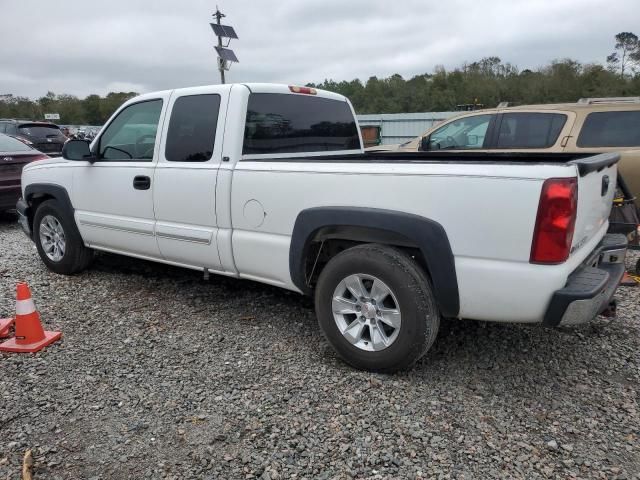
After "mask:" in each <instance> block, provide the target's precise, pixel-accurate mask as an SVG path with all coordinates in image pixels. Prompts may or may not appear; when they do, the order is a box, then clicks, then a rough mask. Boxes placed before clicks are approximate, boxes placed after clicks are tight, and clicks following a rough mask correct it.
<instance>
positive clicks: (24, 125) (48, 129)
mask: <svg viewBox="0 0 640 480" xmlns="http://www.w3.org/2000/svg"><path fill="white" fill-rule="evenodd" d="M0 133H4V134H6V135H10V136H12V137H16V138H17V139H19V140H21V141H24V142H25V143H26V144H27V145H31V146H32V147H33V148H35V149H37V150H40V151H41V152H43V153H47V154H50V155H59V154H60V153H62V146H63V145H64V142H66V141H67V137H65V136H64V134H63V133H62V130H60V127H58V126H57V125H55V124H53V123H49V122H31V121H26V120H0Z"/></svg>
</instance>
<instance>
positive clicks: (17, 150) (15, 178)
mask: <svg viewBox="0 0 640 480" xmlns="http://www.w3.org/2000/svg"><path fill="white" fill-rule="evenodd" d="M45 158H49V157H48V156H47V155H45V154H43V153H41V152H39V151H37V150H35V149H34V148H32V147H30V146H28V145H25V144H24V143H23V142H20V141H18V140H16V139H15V138H12V137H9V136H8V135H4V134H2V133H0V212H2V211H4V210H10V209H13V208H15V206H16V202H17V201H18V198H20V175H21V173H22V168H23V167H24V166H25V165H26V164H27V163H29V162H33V161H34V160H43V159H45Z"/></svg>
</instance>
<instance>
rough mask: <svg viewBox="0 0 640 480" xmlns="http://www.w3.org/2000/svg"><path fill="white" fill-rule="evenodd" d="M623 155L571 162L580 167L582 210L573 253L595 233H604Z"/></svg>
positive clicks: (579, 184) (572, 248)
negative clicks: (618, 164)
mask: <svg viewBox="0 0 640 480" xmlns="http://www.w3.org/2000/svg"><path fill="white" fill-rule="evenodd" d="M619 159H620V156H619V155H618V154H615V153H603V154H600V155H594V156H591V157H586V158H582V159H578V160H573V161H571V162H569V163H571V164H574V165H576V167H577V168H578V213H577V217H576V225H575V230H574V234H573V242H572V244H571V254H572V255H573V253H574V252H576V251H577V250H579V249H580V247H581V246H582V245H584V244H585V243H587V242H588V241H589V240H591V239H592V238H593V237H594V236H595V235H600V236H603V235H604V234H605V232H606V229H604V230H603V228H602V227H603V225H605V224H606V223H607V221H608V219H609V213H610V212H611V205H612V203H613V196H614V194H615V190H616V178H617V165H616V163H617V162H618V160H619Z"/></svg>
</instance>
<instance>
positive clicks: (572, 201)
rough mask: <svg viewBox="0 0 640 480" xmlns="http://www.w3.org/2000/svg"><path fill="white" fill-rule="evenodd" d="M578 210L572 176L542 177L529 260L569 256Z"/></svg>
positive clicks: (554, 260)
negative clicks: (544, 178)
mask: <svg viewBox="0 0 640 480" xmlns="http://www.w3.org/2000/svg"><path fill="white" fill-rule="evenodd" d="M577 210H578V183H577V180H576V179H575V178H550V179H548V180H545V182H544V184H543V185H542V192H541V193H540V203H539V204H538V216H537V217H536V226H535V229H534V231H533V242H532V244H531V257H530V260H529V261H530V262H531V263H549V264H554V263H562V262H564V261H565V260H566V259H567V258H569V252H570V251H571V241H572V240H573V230H574V227H575V225H576V213H577Z"/></svg>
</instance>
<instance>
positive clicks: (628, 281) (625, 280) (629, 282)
mask: <svg viewBox="0 0 640 480" xmlns="http://www.w3.org/2000/svg"><path fill="white" fill-rule="evenodd" d="M637 285H638V282H637V281H636V280H635V278H633V277H632V276H631V275H629V274H628V273H627V272H624V275H623V276H622V278H621V279H620V286H621V287H635V286H637Z"/></svg>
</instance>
